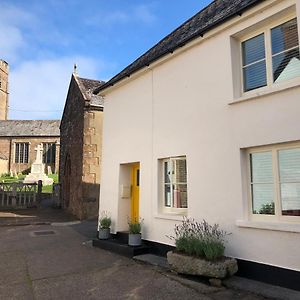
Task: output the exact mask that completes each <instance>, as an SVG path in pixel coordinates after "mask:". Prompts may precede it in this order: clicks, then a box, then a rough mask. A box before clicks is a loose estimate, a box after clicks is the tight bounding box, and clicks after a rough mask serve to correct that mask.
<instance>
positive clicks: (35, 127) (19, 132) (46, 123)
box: [0, 120, 60, 137]
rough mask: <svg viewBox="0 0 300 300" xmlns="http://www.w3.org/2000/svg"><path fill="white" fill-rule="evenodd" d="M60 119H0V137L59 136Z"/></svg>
mask: <svg viewBox="0 0 300 300" xmlns="http://www.w3.org/2000/svg"><path fill="white" fill-rule="evenodd" d="M59 125H60V120H6V121H0V137H4V136H13V137H17V136H20V137H21V136H26V137H27V136H53V137H55V136H57V137H58V136H60V132H59Z"/></svg>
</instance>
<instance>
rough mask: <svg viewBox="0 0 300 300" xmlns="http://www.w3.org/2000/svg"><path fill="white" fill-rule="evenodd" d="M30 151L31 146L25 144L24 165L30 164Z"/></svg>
mask: <svg viewBox="0 0 300 300" xmlns="http://www.w3.org/2000/svg"><path fill="white" fill-rule="evenodd" d="M28 150H29V144H28V143H26V144H24V163H26V164H27V163H28Z"/></svg>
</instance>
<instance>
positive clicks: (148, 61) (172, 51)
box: [96, 0, 300, 289]
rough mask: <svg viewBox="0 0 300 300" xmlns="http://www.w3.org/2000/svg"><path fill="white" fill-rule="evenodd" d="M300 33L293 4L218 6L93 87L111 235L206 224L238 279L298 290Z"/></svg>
mask: <svg viewBox="0 0 300 300" xmlns="http://www.w3.org/2000/svg"><path fill="white" fill-rule="evenodd" d="M299 32H300V2H299V1H297V0H280V1H278V0H268V1H261V0H260V1H258V0H256V1H255V0H235V1H227V0H216V1H214V2H212V3H211V4H210V5H209V6H208V7H207V8H205V9H204V10H202V11H200V12H199V13H198V14H196V15H195V16H194V17H192V18H191V19H189V20H188V21H187V22H186V23H184V24H183V25H182V26H180V27H179V28H177V29H176V30H175V31H174V32H172V33H171V34H170V35H168V36H167V37H165V38H164V39H163V40H161V41H160V42H159V43H158V44H157V45H155V46H154V47H153V48H151V49H150V50H149V51H148V52H146V53H145V54H144V55H142V56H141V57H140V58H138V59H137V60H136V61H135V62H133V63H132V64H131V65H129V66H128V67H127V68H125V69H124V70H123V71H122V72H121V73H119V74H118V75H116V76H115V77H113V78H112V79H111V80H110V81H108V82H107V83H106V84H104V85H103V86H101V87H100V88H98V89H97V91H96V92H97V93H98V94H99V95H100V96H103V97H104V99H105V100H104V101H105V118H104V141H103V147H104V148H103V165H102V182H101V195H100V211H103V210H105V211H109V212H110V213H111V215H112V219H113V228H112V230H113V232H118V231H124V230H127V227H128V226H127V218H128V217H131V218H138V217H141V218H143V219H144V227H143V238H144V239H145V240H147V241H151V242H153V243H155V244H156V245H161V246H163V245H166V244H167V245H171V244H172V241H170V240H169V239H168V238H167V236H168V235H172V233H173V228H174V225H175V224H176V223H179V222H180V221H181V220H182V216H189V217H193V218H195V219H196V220H202V219H206V220H207V221H208V222H210V223H215V222H216V223H219V224H220V225H221V227H222V228H224V229H225V230H227V231H229V232H231V233H232V234H231V235H230V236H229V242H228V244H227V248H226V254H227V255H228V256H232V257H235V258H238V260H239V267H240V274H241V275H244V276H247V277H251V278H255V279H261V280H264V281H267V282H271V283H276V284H279V285H285V286H288V287H291V288H298V289H299V288H300V286H299V282H300V250H299V249H300V60H299V59H300V58H299ZM130 187H132V188H131V193H130Z"/></svg>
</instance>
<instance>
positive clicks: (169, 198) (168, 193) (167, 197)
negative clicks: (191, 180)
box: [165, 184, 172, 207]
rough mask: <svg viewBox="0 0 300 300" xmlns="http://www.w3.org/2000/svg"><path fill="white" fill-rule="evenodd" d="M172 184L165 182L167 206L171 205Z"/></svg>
mask: <svg viewBox="0 0 300 300" xmlns="http://www.w3.org/2000/svg"><path fill="white" fill-rule="evenodd" d="M171 203H172V199H171V186H170V184H165V206H167V207H171Z"/></svg>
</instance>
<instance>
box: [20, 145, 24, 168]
mask: <svg viewBox="0 0 300 300" xmlns="http://www.w3.org/2000/svg"><path fill="white" fill-rule="evenodd" d="M20 163H24V144H23V143H22V144H20Z"/></svg>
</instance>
